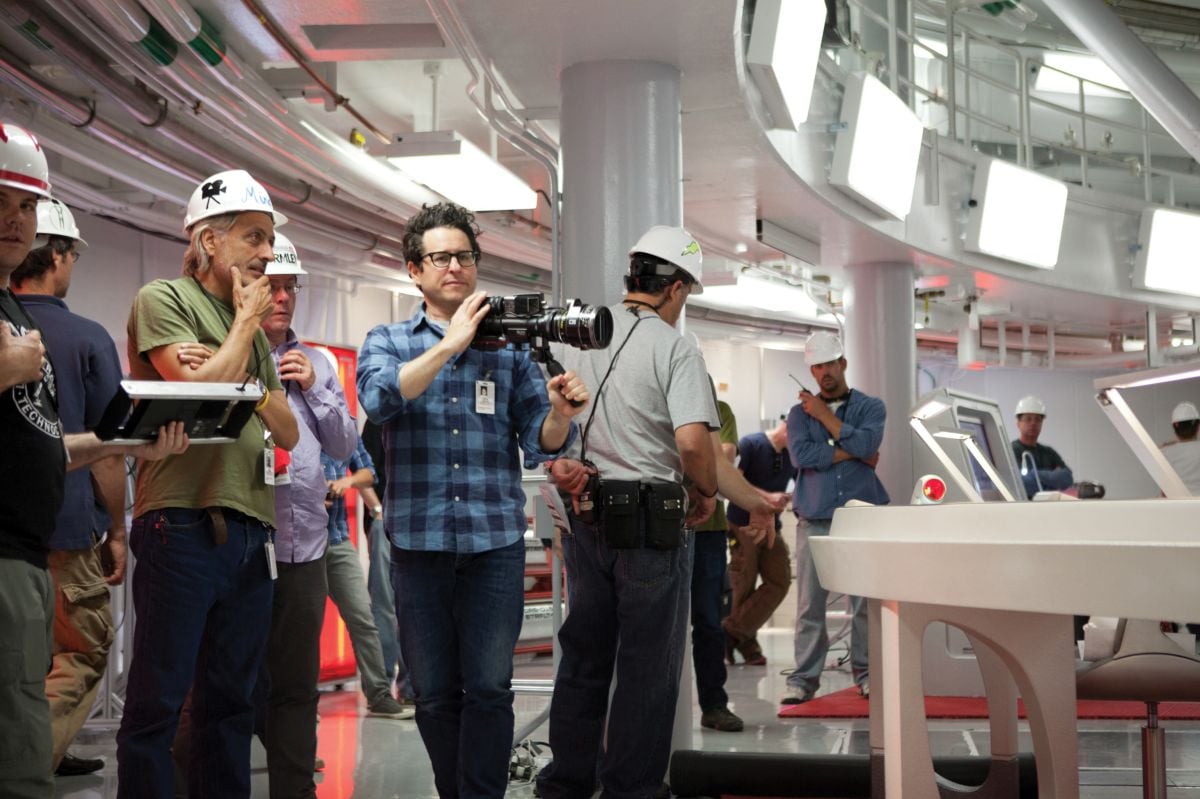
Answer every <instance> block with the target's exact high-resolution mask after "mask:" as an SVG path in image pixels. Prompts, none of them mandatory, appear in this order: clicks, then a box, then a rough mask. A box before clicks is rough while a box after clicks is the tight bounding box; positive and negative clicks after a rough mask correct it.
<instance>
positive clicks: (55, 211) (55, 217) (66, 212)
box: [33, 200, 88, 252]
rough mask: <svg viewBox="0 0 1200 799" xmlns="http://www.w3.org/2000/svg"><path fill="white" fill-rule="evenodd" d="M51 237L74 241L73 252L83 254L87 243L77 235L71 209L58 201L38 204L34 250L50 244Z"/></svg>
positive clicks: (77, 229) (76, 227) (77, 231)
mask: <svg viewBox="0 0 1200 799" xmlns="http://www.w3.org/2000/svg"><path fill="white" fill-rule="evenodd" d="M51 236H62V237H63V238H67V239H74V240H75V250H76V251H77V252H83V251H84V250H86V249H87V246H88V243H87V242H86V241H84V240H83V238H82V237H81V236H80V235H79V227H78V226H77V225H76V224H75V215H74V214H72V213H71V209H70V208H68V207H67V206H65V205H63V204H62V203H61V202H59V201H58V200H47V201H46V202H44V203H38V226H37V238H35V239H34V240H33V246H34V248H37V247H45V246H46V245H47V244H49V243H50V237H51Z"/></svg>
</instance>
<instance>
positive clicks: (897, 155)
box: [829, 72, 925, 219]
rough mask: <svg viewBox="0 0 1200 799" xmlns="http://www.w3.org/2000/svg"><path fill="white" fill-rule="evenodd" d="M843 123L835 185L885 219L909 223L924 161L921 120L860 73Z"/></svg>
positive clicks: (849, 91) (849, 86)
mask: <svg viewBox="0 0 1200 799" xmlns="http://www.w3.org/2000/svg"><path fill="white" fill-rule="evenodd" d="M842 122H844V123H846V127H845V129H844V130H842V131H841V132H839V133H838V135H837V144H836V145H835V146H834V152H833V169H832V171H831V173H830V177H829V182H830V183H831V184H833V185H834V186H837V187H838V188H839V189H841V190H842V191H844V192H846V193H847V194H849V195H850V196H852V197H854V198H855V199H856V200H858V201H859V202H861V203H863V204H864V205H866V206H867V207H869V208H871V209H873V210H875V211H877V212H879V213H881V214H883V215H884V216H894V217H896V218H897V219H904V218H905V217H906V216H908V211H909V209H910V208H911V207H912V198H913V188H914V187H915V185H916V182H917V164H918V163H919V161H920V160H921V137H922V136H923V135H924V132H925V128H924V126H923V125H922V124H921V120H920V119H918V118H917V116H916V115H915V114H913V112H912V111H911V110H909V107H908V106H907V105H906V104H905V103H904V101H903V100H901V99H900V98H899V97H897V96H896V95H895V94H893V93H892V92H891V90H890V89H888V88H887V87H886V86H884V85H883V84H882V83H880V82H879V80H877V79H876V78H874V77H872V76H871V75H868V74H867V73H865V72H858V73H855V74H853V75H851V76H850V78H849V80H848V81H847V83H846V91H845V96H844V99H843V100H842Z"/></svg>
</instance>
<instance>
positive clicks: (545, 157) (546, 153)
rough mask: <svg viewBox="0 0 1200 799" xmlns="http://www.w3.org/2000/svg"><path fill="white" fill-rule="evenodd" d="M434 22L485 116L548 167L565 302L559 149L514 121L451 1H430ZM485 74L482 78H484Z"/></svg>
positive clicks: (556, 281) (555, 264)
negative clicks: (499, 105)
mask: <svg viewBox="0 0 1200 799" xmlns="http://www.w3.org/2000/svg"><path fill="white" fill-rule="evenodd" d="M427 5H428V7H429V11H430V13H431V14H432V15H433V18H434V22H436V23H437V25H438V28H439V29H440V30H442V31H443V32H444V33H445V34H446V35H447V36H448V37H449V38H450V40H451V42H452V43H453V44H454V46H455V50H457V51H458V54H459V57H460V58H462V60H463V63H464V64H465V65H466V66H467V70H468V71H469V72H470V73H471V82H470V83H469V84H468V86H467V96H468V97H469V98H470V99H471V101H472V102H473V103H474V104H475V106H476V108H478V109H479V110H480V112H481V113H482V114H483V116H484V118H485V119H486V120H487V121H488V123H489V124H490V125H491V126H492V128H493V129H494V130H500V131H502V132H503V133H504V137H505V139H506V140H508V141H509V142H510V143H511V144H512V145H513V146H514V147H516V148H517V149H519V150H521V151H522V152H524V153H525V154H526V155H528V156H530V157H531V158H533V159H534V160H535V161H537V162H538V163H539V164H541V165H542V167H543V168H544V169H545V170H546V175H547V182H548V185H549V187H550V192H549V195H548V197H547V200H548V204H549V205H550V292H551V297H552V298H553V300H554V302H555V303H556V304H562V303H563V302H565V299H566V298H565V297H564V296H563V291H562V239H561V236H560V231H559V223H560V213H559V185H558V166H559V153H558V148H557V147H555V146H553V145H552V144H550V143H549V142H547V141H545V140H543V139H541V138H539V137H537V136H535V135H533V134H532V133H530V132H529V131H528V130H526V129H525V128H524V126H523V125H521V124H518V123H517V122H516V121H515V119H516V118H515V115H513V114H512V108H513V104H512V102H511V101H510V100H509V99H508V96H507V95H506V94H505V93H504V89H503V87H502V85H501V84H500V82H499V81H498V80H497V78H496V75H495V74H494V73H493V72H492V69H491V66H490V62H489V61H488V60H487V59H485V58H484V57H483V52H482V51H481V50H480V48H479V45H478V43H477V42H476V41H475V37H474V36H473V35H472V34H471V31H470V29H469V28H468V27H467V25H466V23H465V22H464V21H463V19H462V16H461V15H460V14H459V13H458V9H457V8H455V6H454V4H453V2H452V0H442V3H441V5H442V7H441V9H439V8H438V5H437V0H427ZM481 73H482V78H481ZM481 80H483V82H484V87H485V97H484V101H483V102H482V103H481V102H480V101H479V98H478V97H476V96H475V87H476V86H477V85H478V84H479V82H480V81H481ZM493 97H499V98H500V100H501V102H503V103H504V106H505V109H506V111H507V113H508V114H509V117H508V118H502V115H501V114H499V113H497V110H496V108H495V105H494V103H493Z"/></svg>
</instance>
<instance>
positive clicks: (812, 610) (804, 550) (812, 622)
mask: <svg viewBox="0 0 1200 799" xmlns="http://www.w3.org/2000/svg"><path fill="white" fill-rule="evenodd" d="M829 527H830V520H829V519H806V520H801V522H800V524H799V526H798V527H797V528H796V637H795V646H796V670H795V671H794V672H793V673H792V674H791V675H790V676H789V677H788V679H787V682H788V685H790V686H792V687H793V688H802V689H804V690H807V691H816V690H817V688H818V686H820V684H821V672H822V671H824V670H825V657H826V655H828V654H829V631H828V630H827V629H826V625H825V605H826V603H827V602H828V599H829V592H828V591H826V590H825V589H824V588H823V587H822V586H821V583H820V582H819V581H818V580H817V567H816V564H814V563H813V558H812V547H810V546H809V545H808V541H809V539H810V538H812V537H814V536H821V535H829ZM847 598H848V599H849V600H850V611H851V613H852V614H853V621H852V623H851V627H850V670H851V674H852V675H853V677H854V682H856V683H858V684H860V685H861V684H862V683H863V682H864V681H865V680H866V679H867V603H866V601H865V600H864V599H863V598H862V597H858V596H852V597H847Z"/></svg>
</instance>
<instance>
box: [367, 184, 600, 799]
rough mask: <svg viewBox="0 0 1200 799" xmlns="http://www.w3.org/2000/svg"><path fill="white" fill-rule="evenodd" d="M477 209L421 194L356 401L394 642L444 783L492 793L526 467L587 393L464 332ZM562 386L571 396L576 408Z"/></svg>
mask: <svg viewBox="0 0 1200 799" xmlns="http://www.w3.org/2000/svg"><path fill="white" fill-rule="evenodd" d="M474 219H475V217H474V215H473V214H471V213H470V212H468V211H467V210H466V209H464V208H462V207H460V206H458V205H455V204H453V203H440V204H438V205H434V206H427V207H425V208H424V209H422V211H421V212H420V213H418V214H416V215H415V216H413V217H412V218H411V219H410V220H409V223H408V227H407V229H406V230H405V234H404V256H405V259H406V260H407V262H408V273H409V275H410V276H411V277H412V279H413V282H414V283H416V284H417V287H418V288H420V290H421V294H422V295H423V297H424V303H423V304H422V306H421V307H420V308H419V309H418V310H417V312H416V314H415V315H414V316H413V317H412V318H411V319H409V320H408V321H407V322H403V323H400V324H395V325H386V326H380V327H376V328H375V329H373V330H372V331H371V332H370V333H369V334H367V340H366V342H365V343H364V344H363V347H362V351H361V352H360V353H359V360H358V393H359V400H360V402H361V403H362V406H363V408H364V409H365V410H366V412H367V415H368V416H369V417H370V418H371V420H372V421H374V422H376V423H377V424H379V425H381V426H382V427H383V437H384V447H385V450H386V453H387V473H388V485H387V496H386V497H385V499H384V508H385V512H384V529H385V531H386V533H387V535H388V538H389V540H390V541H391V542H392V583H393V586H394V588H395V594H396V615H397V617H398V618H400V619H401V620H402V623H401V625H400V633H401V634H400V649H401V652H402V654H403V656H404V662H405V664H406V665H407V666H408V668H409V673H410V675H411V677H412V684H413V690H414V692H415V694H416V703H417V726H418V728H419V729H420V731H421V737H422V739H423V740H424V742H425V749H426V751H427V752H428V753H429V758H430V761H431V762H432V764H433V773H434V782H435V784H436V787H437V791H438V794H439V795H440V796H442V797H464V799H465V798H466V797H501V796H503V795H504V791H505V788H506V786H507V783H508V763H509V755H510V752H511V748H512V735H513V710H512V700H513V695H512V689H511V683H512V655H513V647H514V646H515V645H516V642H517V637H518V635H519V634H520V630H521V622H522V620H523V617H524V572H525V544H524V540H523V538H524V533H525V529H526V520H525V494H524V491H523V490H522V488H521V459H520V457H519V456H518V452H517V448H518V447H520V449H521V450H523V451H524V462H525V464H526V466H529V467H532V466H533V465H535V464H537V463H539V462H541V461H545V460H548V459H550V458H553V457H555V456H556V455H558V454H559V453H561V452H563V451H565V449H566V447H567V446H568V445H569V444H570V443H571V442H572V440H573V439H574V438H575V435H576V432H577V431H576V427H575V424H574V423H573V422H572V421H571V418H572V417H573V416H575V415H576V414H578V413H579V412H580V411H581V410H582V409H583V405H584V403H586V401H587V400H588V399H589V396H588V392H587V389H586V387H585V386H584V385H583V383H582V382H581V381H580V380H579V379H578V378H577V377H576V376H575V374H574V373H573V372H568V373H567V374H565V375H560V376H558V377H555V378H552V379H551V380H550V381H549V383H547V381H546V380H545V378H544V377H543V376H542V372H541V369H540V367H538V365H537V364H535V363H534V362H533V361H532V360H531V359H530V357H529V353H528V352H524V351H518V350H516V349H514V348H513V347H512V346H511V345H510V346H506V347H504V348H503V349H498V350H490V351H489V350H480V349H473V348H471V347H470V344H471V341H472V340H473V339H474V337H475V330H476V328H477V327H478V326H479V323H480V321H481V320H482V319H483V317H484V316H486V315H487V313H488V310H489V308H488V306H487V304H486V302H485V300H486V298H485V296H484V293H483V292H481V291H480V292H476V291H475V284H476V271H477V265H478V262H479V257H480V253H479V246H478V243H477V240H476V235H477V233H478V229H477V228H476V227H475V223H474ZM570 400H577V401H580V406H579V407H573V406H572V405H571V404H570Z"/></svg>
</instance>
